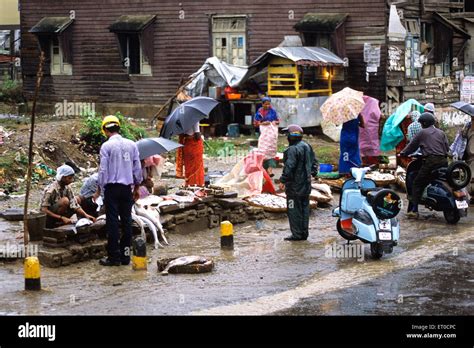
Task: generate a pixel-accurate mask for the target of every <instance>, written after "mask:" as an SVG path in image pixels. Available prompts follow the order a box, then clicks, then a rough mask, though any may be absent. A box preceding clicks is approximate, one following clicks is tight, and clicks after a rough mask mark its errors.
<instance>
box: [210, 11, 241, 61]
mask: <svg viewBox="0 0 474 348" xmlns="http://www.w3.org/2000/svg"><path fill="white" fill-rule="evenodd" d="M212 45H213V47H212V51H213V55H214V56H216V57H217V58H219V59H220V60H222V61H224V62H226V63H229V64H233V65H247V43H246V17H245V16H236V17H219V16H214V17H212Z"/></svg>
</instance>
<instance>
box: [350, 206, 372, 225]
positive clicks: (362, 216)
mask: <svg viewBox="0 0 474 348" xmlns="http://www.w3.org/2000/svg"><path fill="white" fill-rule="evenodd" d="M354 219H356V220H357V221H360V222H362V223H363V224H364V225H373V221H372V218H371V217H370V214H369V213H368V212H366V211H365V210H362V209H360V210H358V211H356V212H355V214H354Z"/></svg>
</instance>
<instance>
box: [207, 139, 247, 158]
mask: <svg viewBox="0 0 474 348" xmlns="http://www.w3.org/2000/svg"><path fill="white" fill-rule="evenodd" d="M246 150H249V146H248V144H247V143H241V142H238V143H236V142H234V141H225V140H220V139H212V140H205V141H204V153H205V154H206V155H207V156H209V157H230V156H237V155H238V154H239V153H241V152H243V151H246Z"/></svg>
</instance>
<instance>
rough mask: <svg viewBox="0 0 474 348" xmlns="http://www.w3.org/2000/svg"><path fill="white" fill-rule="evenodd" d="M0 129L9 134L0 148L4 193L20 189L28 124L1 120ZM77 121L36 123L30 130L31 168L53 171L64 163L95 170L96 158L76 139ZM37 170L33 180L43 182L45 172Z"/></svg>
mask: <svg viewBox="0 0 474 348" xmlns="http://www.w3.org/2000/svg"><path fill="white" fill-rule="evenodd" d="M0 126H1V127H2V128H3V129H4V130H5V131H6V132H7V133H11V134H10V135H9V136H8V137H5V138H4V139H3V144H2V145H0V188H1V189H3V190H6V191H7V192H15V191H20V192H21V190H22V186H23V185H22V183H23V181H24V178H25V175H26V169H27V164H28V148H29V138H30V125H29V124H25V123H23V122H20V121H17V122H13V121H5V122H2V123H0ZM80 129H81V120H79V119H72V120H59V121H49V122H39V123H36V126H35V130H34V168H37V166H38V165H42V166H41V167H39V168H40V169H41V168H42V169H43V170H45V169H46V166H47V167H49V168H51V169H53V170H56V168H57V167H58V166H60V165H62V164H64V163H65V162H67V161H69V162H72V163H74V164H75V165H76V166H78V167H80V168H85V169H88V168H95V167H97V163H98V155H97V154H92V153H90V152H89V149H88V148H87V144H86V143H85V142H83V141H81V140H80V136H79V132H80ZM40 169H38V170H37V171H36V172H35V173H34V175H33V178H34V181H38V180H41V179H45V178H46V177H45V174H47V173H46V172H43V171H41V170H40Z"/></svg>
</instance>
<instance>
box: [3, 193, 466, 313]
mask: <svg viewBox="0 0 474 348" xmlns="http://www.w3.org/2000/svg"><path fill="white" fill-rule="evenodd" d="M335 201H336V202H337V201H338V198H336V200H335ZM421 213H422V217H423V218H422V219H420V220H418V221H414V220H406V218H405V217H404V214H403V213H402V214H401V215H400V219H401V227H402V230H401V237H400V243H399V246H398V247H395V248H394V252H393V253H392V254H389V255H384V257H383V258H382V259H381V260H378V261H375V260H372V259H371V258H370V251H369V248H368V246H365V253H364V255H363V260H360V258H359V260H358V259H357V258H334V257H330V256H328V254H327V250H328V248H329V246H333V245H344V244H345V242H344V240H343V239H342V238H341V237H339V235H338V234H337V232H336V229H335V219H334V218H332V217H331V209H330V208H319V209H317V210H316V211H313V213H312V217H311V230H310V238H309V240H308V241H306V242H294V243H290V242H285V241H283V238H284V237H285V236H287V235H288V222H287V220H286V219H285V218H281V217H278V216H274V217H273V218H272V219H269V220H266V221H265V222H263V223H260V224H256V223H250V222H249V223H247V224H243V225H236V226H235V232H234V233H235V236H234V238H235V250H234V251H221V250H220V240H219V237H220V234H219V230H218V229H215V230H209V231H203V232H199V233H194V234H189V235H174V234H172V235H169V241H170V244H171V245H170V246H167V247H166V248H164V249H159V250H152V249H149V255H151V261H150V263H149V267H148V271H146V272H134V271H133V270H132V269H131V266H128V267H125V266H124V267H114V268H103V267H101V266H99V265H98V264H97V261H89V262H84V263H80V264H74V265H71V266H68V267H63V268H59V269H50V268H46V267H43V268H42V284H43V291H41V292H40V293H25V292H24V291H23V281H24V280H23V269H22V263H21V262H19V261H16V262H9V263H3V264H2V263H0V295H1V296H0V314H3V315H9V314H30V315H36V314H39V315H59V314H65V315H71V314H72V315H91V314H98V315H130V314H133V315H138V314H143V315H187V314H197V315H206V314H231V315H232V314H237V315H240V314H244V315H245V314H257V315H274V314H277V315H281V314H285V315H286V314H290V315H366V314H377V315H392V314H410V315H441V314H448V315H451V314H470V315H472V314H473V312H474V311H473V306H472V304H473V302H472V293H473V291H472V289H473V288H474V287H473V286H472V285H473V282H474V274H473V271H472V269H473V268H472V261H473V253H472V251H473V246H474V233H473V231H474V227H473V226H474V224H473V222H474V209H473V208H470V214H469V216H468V217H467V218H463V219H461V221H460V223H459V224H458V225H455V226H452V225H447V224H446V223H445V222H444V219H443V217H442V214H440V213H431V212H429V211H427V210H421ZM18 229H20V226H18V225H11V224H7V223H5V222H4V221H1V222H0V242H1V243H5V242H6V241H12V240H14V239H12V238H13V236H14V235H15V232H16V231H18ZM334 243H336V244H334ZM356 243H358V244H360V245H362V244H361V243H359V242H356ZM197 254H198V255H204V256H208V257H212V258H213V259H214V260H215V263H216V267H215V269H214V271H213V272H212V273H208V274H198V275H169V276H161V275H160V274H159V273H158V272H157V266H156V259H157V258H161V257H163V258H164V257H172V256H173V257H175V256H182V255H197Z"/></svg>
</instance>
